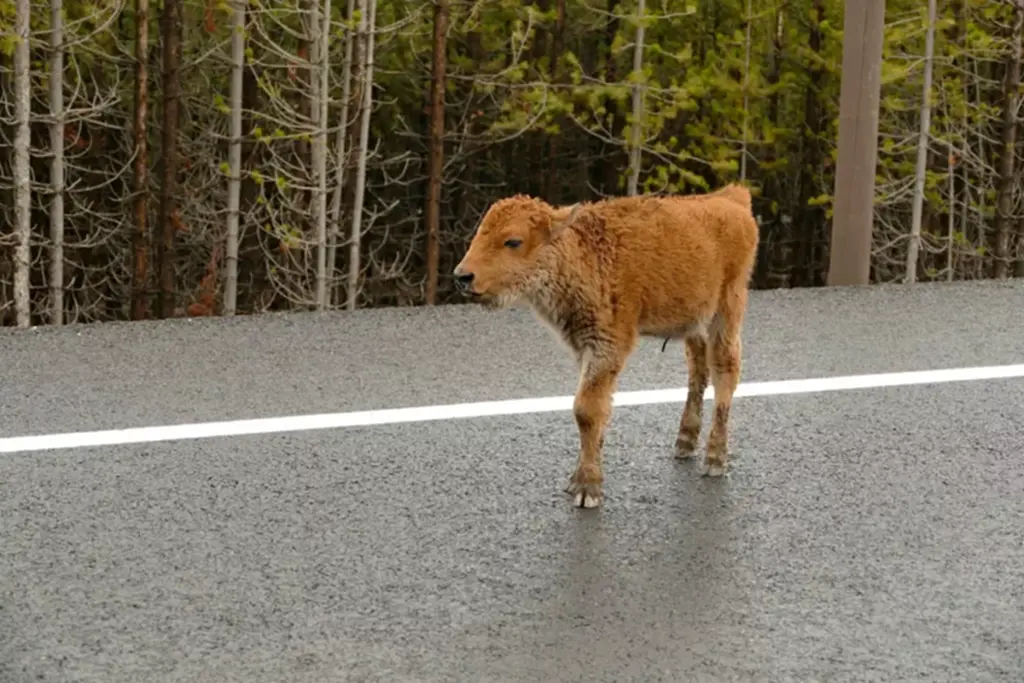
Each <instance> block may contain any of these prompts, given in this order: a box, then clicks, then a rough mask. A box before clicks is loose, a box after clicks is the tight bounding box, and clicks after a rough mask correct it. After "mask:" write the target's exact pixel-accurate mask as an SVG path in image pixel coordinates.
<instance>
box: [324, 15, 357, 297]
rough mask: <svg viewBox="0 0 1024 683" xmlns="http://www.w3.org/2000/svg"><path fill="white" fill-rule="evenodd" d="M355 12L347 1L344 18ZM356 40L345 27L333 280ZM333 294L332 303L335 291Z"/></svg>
mask: <svg viewBox="0 0 1024 683" xmlns="http://www.w3.org/2000/svg"><path fill="white" fill-rule="evenodd" d="M354 12H355V0H348V6H347V8H346V10H345V18H346V19H351V18H352V15H353V13H354ZM356 40H357V37H356V36H355V35H354V34H353V32H352V31H350V30H348V29H347V28H346V29H345V59H344V62H343V63H342V66H341V79H342V81H341V123H340V125H339V126H338V142H337V146H336V150H337V151H336V159H337V166H338V179H337V181H336V182H335V185H334V192H333V193H332V195H331V236H330V239H329V240H328V243H327V273H328V274H329V277H330V280H331V282H334V271H335V269H336V267H337V262H338V239H339V238H340V237H341V193H342V192H343V191H344V188H345V170H346V169H347V167H348V158H347V156H346V154H345V152H346V149H345V142H346V140H347V138H348V112H349V106H350V104H351V103H350V102H349V99H350V98H351V97H352V48H353V47H354V45H355V42H356ZM332 289H333V288H332ZM330 296H331V301H332V302H333V300H334V295H333V293H332V294H331V295H330Z"/></svg>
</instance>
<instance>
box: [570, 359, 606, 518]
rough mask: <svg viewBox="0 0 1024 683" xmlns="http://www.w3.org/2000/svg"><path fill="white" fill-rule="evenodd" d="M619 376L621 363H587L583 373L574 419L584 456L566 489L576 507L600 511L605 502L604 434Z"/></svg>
mask: <svg viewBox="0 0 1024 683" xmlns="http://www.w3.org/2000/svg"><path fill="white" fill-rule="evenodd" d="M618 374H619V364H618V363H616V364H594V363H584V364H583V368H582V370H581V373H580V385H579V388H578V389H577V390H576V400H575V401H574V402H573V415H574V416H575V418H576V426H577V428H578V429H579V435H580V454H579V461H578V462H577V465H576V471H575V472H574V473H573V475H572V477H571V478H570V479H569V485H568V486H567V487H566V489H565V490H566V492H567V493H570V494H573V495H574V496H575V499H574V504H575V505H576V507H581V508H596V507H598V506H599V505H601V501H602V499H603V492H602V484H603V483H604V472H603V469H602V465H601V460H602V451H603V449H604V430H605V427H606V426H607V424H608V419H609V418H610V417H611V409H612V393H613V392H614V390H615V382H616V379H617V378H618Z"/></svg>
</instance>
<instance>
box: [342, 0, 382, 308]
mask: <svg viewBox="0 0 1024 683" xmlns="http://www.w3.org/2000/svg"><path fill="white" fill-rule="evenodd" d="M359 4H360V14H359V33H360V34H361V35H362V36H364V37H365V45H366V47H365V49H364V50H363V51H362V54H361V55H360V60H359V61H360V63H361V67H362V68H361V69H360V72H361V73H362V74H363V85H362V88H363V91H362V95H363V103H362V120H361V122H360V125H359V162H358V165H357V167H356V187H355V198H354V200H353V205H352V241H351V242H350V244H349V270H348V310H350V311H352V310H355V307H356V295H357V293H358V286H359V251H360V244H361V241H362V240H361V236H360V230H361V229H362V218H363V202H364V200H365V197H364V195H365V194H366V157H367V155H368V153H369V150H368V147H369V141H370V109H371V107H372V105H373V38H374V24H375V23H376V15H377V0H360V3H359ZM367 5H369V7H367ZM367 14H369V16H367Z"/></svg>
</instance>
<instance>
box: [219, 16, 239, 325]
mask: <svg viewBox="0 0 1024 683" xmlns="http://www.w3.org/2000/svg"><path fill="white" fill-rule="evenodd" d="M233 10H234V15H233V16H232V19H234V21H233V23H232V31H231V144H230V146H229V147H228V167H229V171H228V172H229V173H230V174H231V176H230V178H229V179H228V226H227V233H228V234H227V244H226V245H225V250H224V253H225V256H224V270H225V273H224V299H223V301H222V303H221V310H222V311H223V314H224V315H228V316H231V315H234V314H235V310H236V307H237V306H238V223H239V215H238V214H239V207H240V204H241V194H242V71H243V70H244V69H245V3H244V2H243V1H242V0H236V1H235V2H234V7H233Z"/></svg>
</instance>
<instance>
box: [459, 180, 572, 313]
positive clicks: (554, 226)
mask: <svg viewBox="0 0 1024 683" xmlns="http://www.w3.org/2000/svg"><path fill="white" fill-rule="evenodd" d="M579 209H580V205H579V204H574V205H572V206H571V207H553V206H551V205H550V204H547V203H545V202H543V201H540V200H537V199H532V198H530V197H524V196H522V195H516V196H514V197H509V198H506V199H501V200H499V201H497V202H495V203H494V204H492V205H491V207H490V209H488V210H487V212H486V213H485V214H484V217H483V219H481V221H480V225H479V227H478V228H477V231H476V234H475V235H473V239H472V241H471V242H470V243H469V249H468V250H467V251H466V254H465V256H463V257H462V261H460V262H459V265H457V266H456V267H455V270H454V273H453V274H454V276H455V283H456V286H457V287H458V288H459V289H461V290H462V291H463V292H464V293H465V294H467V295H468V296H472V297H473V298H475V299H476V300H478V301H480V302H481V303H483V304H486V305H488V306H500V305H503V304H507V303H510V302H511V301H513V300H515V299H516V298H517V297H518V296H519V295H521V294H523V288H524V287H525V286H526V284H527V283H528V282H529V279H530V275H531V274H533V273H534V272H535V270H536V267H537V264H538V260H539V258H540V256H541V254H542V253H543V251H544V250H545V249H546V248H547V247H548V246H549V245H550V244H551V243H552V242H553V241H554V240H555V239H557V238H558V236H559V235H560V234H561V233H562V231H563V230H564V229H565V227H566V226H568V225H569V224H570V223H572V221H573V220H574V219H575V217H576V214H577V212H578V211H579Z"/></svg>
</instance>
